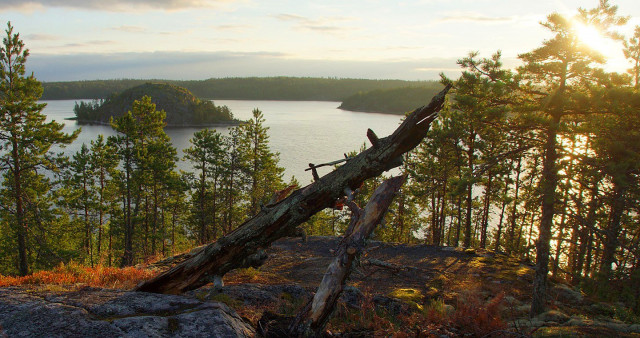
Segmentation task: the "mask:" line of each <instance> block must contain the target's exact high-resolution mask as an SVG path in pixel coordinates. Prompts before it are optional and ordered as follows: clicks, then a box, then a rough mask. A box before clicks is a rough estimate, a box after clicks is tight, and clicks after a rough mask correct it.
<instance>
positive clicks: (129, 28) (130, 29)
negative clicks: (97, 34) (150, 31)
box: [111, 25, 147, 33]
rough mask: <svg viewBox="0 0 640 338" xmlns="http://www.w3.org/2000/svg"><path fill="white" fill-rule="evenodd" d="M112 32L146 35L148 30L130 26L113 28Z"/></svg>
mask: <svg viewBox="0 0 640 338" xmlns="http://www.w3.org/2000/svg"><path fill="white" fill-rule="evenodd" d="M111 30H114V31H120V32H126V33H144V32H146V31H147V29H146V28H144V27H140V26H130V25H122V26H118V27H113V28H111Z"/></svg>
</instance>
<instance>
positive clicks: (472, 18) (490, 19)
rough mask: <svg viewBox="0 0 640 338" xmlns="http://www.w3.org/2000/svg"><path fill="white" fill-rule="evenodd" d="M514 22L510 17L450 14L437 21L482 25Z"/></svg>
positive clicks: (466, 13)
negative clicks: (480, 23) (482, 23)
mask: <svg viewBox="0 0 640 338" xmlns="http://www.w3.org/2000/svg"><path fill="white" fill-rule="evenodd" d="M514 20H516V18H515V17H510V16H487V15H484V14H480V13H469V12H465V13H451V14H448V15H445V16H443V17H441V18H440V19H438V20H437V21H438V22H453V21H455V22H484V23H502V22H511V21H514Z"/></svg>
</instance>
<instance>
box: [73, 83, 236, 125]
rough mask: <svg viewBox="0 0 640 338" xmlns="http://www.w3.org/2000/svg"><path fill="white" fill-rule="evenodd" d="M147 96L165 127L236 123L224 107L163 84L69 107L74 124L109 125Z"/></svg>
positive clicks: (148, 85)
mask: <svg viewBox="0 0 640 338" xmlns="http://www.w3.org/2000/svg"><path fill="white" fill-rule="evenodd" d="M143 96H149V97H151V102H153V103H154V104H155V105H156V109H157V110H164V111H165V112H166V113H167V117H166V120H165V122H166V125H167V126H168V127H201V126H211V125H221V124H224V125H230V124H232V125H233V124H239V123H240V121H238V120H236V119H234V118H233V114H232V113H231V110H229V108H228V107H227V106H216V105H214V104H213V102H211V101H203V100H200V99H198V98H197V97H196V96H195V95H193V94H192V93H191V92H190V91H189V90H187V89H186V88H183V87H179V86H175V85H171V84H166V83H145V84H143V85H140V86H137V87H133V88H129V89H127V90H125V91H123V92H121V93H114V94H111V95H110V96H109V97H108V98H106V99H104V100H94V101H93V102H80V103H78V102H76V104H75V107H74V108H73V111H74V113H75V114H76V121H77V122H78V124H109V119H110V118H111V117H117V116H121V115H123V114H124V113H126V112H127V111H130V110H131V106H132V104H133V101H135V100H140V99H141V98H142V97H143Z"/></svg>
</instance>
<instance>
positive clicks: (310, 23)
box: [273, 13, 353, 34]
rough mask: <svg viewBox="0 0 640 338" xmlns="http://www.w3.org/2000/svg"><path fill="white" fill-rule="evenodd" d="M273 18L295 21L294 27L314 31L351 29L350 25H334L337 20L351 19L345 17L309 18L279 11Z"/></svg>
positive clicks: (335, 31) (327, 31)
mask: <svg viewBox="0 0 640 338" xmlns="http://www.w3.org/2000/svg"><path fill="white" fill-rule="evenodd" d="M273 17H274V18H276V19H278V20H280V21H285V22H294V23H296V28H298V29H306V30H311V31H316V32H322V33H331V34H334V33H341V32H344V31H346V30H353V28H350V27H344V26H339V25H335V23H338V22H345V21H351V20H352V19H351V18H347V17H328V18H320V19H311V18H308V17H305V16H301V15H297V14H288V13H281V14H276V15H273Z"/></svg>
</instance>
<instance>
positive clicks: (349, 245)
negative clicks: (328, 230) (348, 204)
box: [289, 176, 406, 337]
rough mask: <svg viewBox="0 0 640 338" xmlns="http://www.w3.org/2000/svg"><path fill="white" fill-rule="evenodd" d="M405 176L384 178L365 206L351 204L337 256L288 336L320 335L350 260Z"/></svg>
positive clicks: (342, 282)
mask: <svg viewBox="0 0 640 338" xmlns="http://www.w3.org/2000/svg"><path fill="white" fill-rule="evenodd" d="M405 178H406V176H398V177H394V178H390V179H388V180H386V181H384V182H383V183H382V184H381V185H380V186H379V187H378V188H377V189H376V190H375V192H374V193H373V195H372V196H371V200H370V201H369V203H367V205H366V207H365V208H364V209H360V208H358V206H357V205H355V203H352V206H353V207H352V208H353V209H352V216H351V217H352V219H351V224H350V226H349V229H348V230H347V232H346V234H345V237H344V239H343V240H342V241H341V242H340V246H339V248H338V249H337V250H336V252H337V254H336V258H335V259H334V260H333V262H332V263H331V264H330V265H329V267H328V268H327V271H326V272H325V274H324V277H323V278H322V282H321V283H320V286H319V287H318V291H317V292H316V294H315V296H314V297H313V301H312V302H311V306H310V307H308V306H307V307H305V309H304V310H303V311H302V312H301V313H300V315H299V316H298V317H297V318H296V319H295V320H294V321H293V323H291V325H290V327H289V335H290V336H291V337H300V336H316V337H321V336H322V333H323V331H324V327H325V325H326V324H327V322H328V321H329V318H330V317H331V314H332V313H333V311H334V309H335V305H336V302H337V300H338V298H339V297H340V294H341V293H342V289H343V288H344V285H345V282H346V280H347V278H349V275H350V274H351V265H352V263H353V261H354V260H355V259H356V258H357V257H359V256H360V253H361V252H362V250H363V249H364V247H365V246H366V243H365V241H366V240H367V239H368V238H369V236H371V234H372V233H373V230H374V229H375V227H376V226H377V225H378V224H379V223H380V221H382V218H383V217H384V215H385V213H386V211H387V209H388V208H389V205H391V201H392V200H393V198H394V196H395V195H396V194H397V192H398V190H399V189H400V187H401V186H402V184H403V183H404V181H405Z"/></svg>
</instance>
